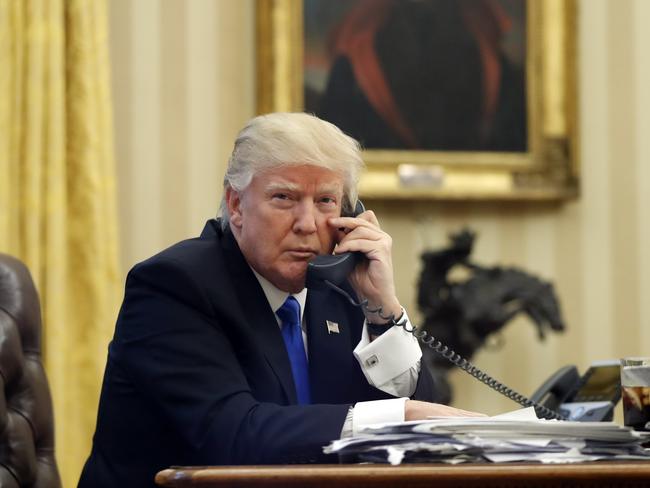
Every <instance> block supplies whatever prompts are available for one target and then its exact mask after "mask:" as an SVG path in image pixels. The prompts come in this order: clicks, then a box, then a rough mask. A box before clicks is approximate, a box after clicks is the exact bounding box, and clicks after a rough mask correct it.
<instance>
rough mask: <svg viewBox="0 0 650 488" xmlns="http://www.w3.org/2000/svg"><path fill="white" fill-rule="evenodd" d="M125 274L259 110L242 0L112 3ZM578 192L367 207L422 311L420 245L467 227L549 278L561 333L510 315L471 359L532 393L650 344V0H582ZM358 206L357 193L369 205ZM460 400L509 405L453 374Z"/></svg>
mask: <svg viewBox="0 0 650 488" xmlns="http://www.w3.org/2000/svg"><path fill="white" fill-rule="evenodd" d="M110 5H111V10H112V12H111V13H112V18H111V24H112V25H111V34H112V58H113V76H114V96H115V127H116V139H117V142H116V145H117V150H116V154H117V158H118V167H119V181H120V217H121V224H122V228H121V230H122V263H123V267H124V272H126V271H127V270H128V268H129V267H130V266H131V265H132V264H133V263H135V262H136V261H138V260H141V259H143V258H145V257H147V256H149V255H150V254H152V253H154V252H156V251H157V250H159V249H162V248H163V247H165V246H167V245H169V244H172V243H173V242H176V241H177V240H180V239H182V238H185V237H188V236H194V235H196V234H198V233H199V232H200V230H201V228H202V224H203V222H204V221H205V220H206V219H208V218H210V217H211V216H213V215H214V213H215V212H216V209H217V206H218V200H219V198H220V187H221V176H222V173H223V169H224V164H225V161H226V158H227V155H228V153H229V151H230V148H231V144H232V141H233V138H234V135H235V133H236V131H237V129H238V128H239V127H240V126H241V125H242V123H243V122H244V121H245V120H246V119H247V118H249V117H250V116H252V115H254V109H255V108H254V84H255V79H254V76H255V72H254V39H253V36H254V28H253V16H254V4H253V2H252V0H246V1H240V0H220V1H211V0H192V1H191V2H190V1H183V0H166V1H160V0H138V1H136V2H133V1H131V0H111V2H110ZM580 7H581V9H580V11H581V12H580V34H579V52H580V55H579V77H580V94H581V97H580V102H581V112H580V128H581V131H580V136H581V146H582V168H583V178H582V195H581V197H580V199H578V200H576V201H574V202H571V203H568V204H564V205H558V206H548V205H539V204H517V205H507V204H492V203H488V204H479V203H467V204H443V203H409V202H406V203H401V204H393V203H388V202H384V203H382V202H371V205H372V206H373V208H374V209H375V210H376V211H377V213H378V214H379V216H380V219H381V221H382V223H383V225H384V226H385V228H386V229H387V230H388V231H389V232H390V233H391V234H392V235H393V237H394V242H395V266H396V278H397V282H398V287H399V290H400V294H401V299H402V300H403V302H404V304H405V305H406V306H407V307H408V308H409V310H410V311H411V314H412V315H414V316H416V317H417V313H416V307H415V287H416V283H417V276H418V273H419V267H420V262H419V255H420V253H421V252H422V251H423V250H425V249H430V248H436V247H440V246H442V245H444V243H445V240H446V235H447V234H448V233H449V232H451V231H455V230H457V229H459V228H460V227H462V226H469V227H471V228H473V229H475V230H477V231H478V235H479V238H478V242H477V244H476V248H475V252H474V259H475V261H477V262H479V263H483V264H497V263H500V264H509V265H515V266H520V267H523V268H524V269H526V270H529V271H531V272H534V273H537V274H539V275H541V276H543V277H545V278H547V279H551V280H553V281H554V282H555V284H556V287H557V291H558V293H559V296H560V298H561V300H562V304H563V307H564V313H565V317H566V320H567V323H568V331H567V332H566V333H565V334H563V335H561V336H555V337H551V338H550V339H549V340H547V341H546V342H545V343H539V342H538V341H537V339H536V334H535V331H534V328H533V327H532V325H531V324H530V323H529V322H528V321H527V320H525V319H517V320H516V321H514V322H513V323H511V324H510V325H509V326H508V328H507V329H506V330H505V333H504V337H505V341H506V343H505V346H504V347H503V348H502V349H501V350H499V351H488V350H485V351H483V352H481V353H480V354H478V355H477V356H476V357H475V363H477V364H478V365H479V366H481V367H483V368H484V369H486V370H487V371H489V372H490V373H492V374H493V375H494V376H496V377H498V378H499V379H501V380H502V381H504V382H506V383H508V384H509V385H511V386H512V387H514V388H516V389H519V390H520V391H521V392H522V393H530V392H531V391H532V390H533V389H534V388H535V386H536V385H537V384H539V383H540V382H541V381H542V380H543V379H544V378H545V377H546V376H547V375H548V374H549V373H550V372H551V371H553V370H554V369H556V368H557V367H559V366H561V365H564V364H567V363H576V364H578V365H579V366H580V367H581V368H584V367H586V365H588V363H589V362H591V361H594V360H597V359H603V358H615V357H619V356H621V355H624V354H639V353H646V354H648V353H650V254H648V252H647V251H648V249H650V111H649V110H648V108H649V107H650V95H649V92H648V90H647V88H646V89H645V90H643V89H642V87H643V86H646V87H648V86H650V55H649V54H648V52H647V49H646V46H648V45H650V32H649V31H648V30H647V29H645V26H646V25H647V24H648V22H649V21H650V2H648V1H646V0H619V1H611V0H610V1H607V0H582V1H581V2H580ZM367 203H368V202H367ZM453 377H454V382H455V385H456V386H457V397H456V404H457V405H459V406H462V407H465V408H472V409H477V410H484V411H487V412H497V411H503V410H508V409H512V408H514V407H515V405H514V404H513V403H512V402H510V401H509V400H507V399H502V398H501V397H500V396H498V395H497V394H495V393H491V392H490V390H488V389H487V388H486V387H484V386H482V385H479V384H477V383H476V381H474V380H472V379H471V378H469V377H467V376H466V375H464V374H463V373H461V372H458V373H457V374H454V375H453Z"/></svg>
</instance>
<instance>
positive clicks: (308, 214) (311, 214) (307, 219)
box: [293, 201, 316, 234]
mask: <svg viewBox="0 0 650 488" xmlns="http://www.w3.org/2000/svg"><path fill="white" fill-rule="evenodd" d="M295 210H296V211H295V219H294V223H293V230H294V232H297V233H300V234H312V233H314V232H316V207H315V206H314V202H312V201H309V202H307V201H302V202H300V203H299V204H298V205H297V206H296V209H295Z"/></svg>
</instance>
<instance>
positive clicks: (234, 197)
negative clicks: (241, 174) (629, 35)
mask: <svg viewBox="0 0 650 488" xmlns="http://www.w3.org/2000/svg"><path fill="white" fill-rule="evenodd" d="M226 204H227V205H228V215H229V216H230V223H231V224H232V225H234V226H235V227H237V228H240V227H241V223H242V216H241V194H240V193H239V192H238V191H237V190H233V189H232V188H230V187H229V188H227V189H226Z"/></svg>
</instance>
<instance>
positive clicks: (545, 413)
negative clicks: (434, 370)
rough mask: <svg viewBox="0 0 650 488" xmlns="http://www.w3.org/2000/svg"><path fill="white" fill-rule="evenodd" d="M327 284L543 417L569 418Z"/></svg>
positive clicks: (441, 344)
mask: <svg viewBox="0 0 650 488" xmlns="http://www.w3.org/2000/svg"><path fill="white" fill-rule="evenodd" d="M324 282H325V284H326V285H327V286H329V287H330V288H331V289H333V290H334V291H336V292H337V293H339V294H341V295H343V297H345V298H346V299H347V300H348V301H349V302H350V303H351V304H352V305H354V306H355V307H360V308H362V309H364V310H365V311H366V312H367V313H376V314H378V315H379V316H380V317H381V318H382V319H384V320H387V321H389V322H392V323H393V325H399V326H400V327H402V328H403V329H404V330H405V331H406V332H408V333H410V334H412V335H413V336H415V338H416V339H417V340H419V341H420V342H421V343H422V344H424V345H426V346H427V347H429V348H430V349H432V350H433V351H435V352H436V353H438V354H440V355H441V356H442V357H444V358H445V359H446V360H448V361H449V362H450V363H452V364H454V365H455V366H457V367H459V368H460V369H462V370H463V371H465V372H466V373H468V374H470V375H471V376H473V377H474V378H476V379H477V380H479V381H481V382H482V383H484V384H486V385H487V386H489V387H490V388H492V389H493V390H494V391H497V392H498V393H501V394H502V395H504V396H505V397H507V398H509V399H510V400H513V401H514V402H516V403H518V404H520V405H522V406H524V407H535V411H536V412H537V414H538V415H539V416H541V417H543V418H546V419H555V420H568V419H567V418H566V417H565V416H564V415H561V414H560V413H558V412H556V411H554V410H551V409H550V408H547V407H545V406H544V405H542V404H540V403H537V402H534V401H533V400H531V399H530V398H528V397H526V396H524V395H522V394H521V393H518V392H517V391H516V390H513V389H512V388H510V387H508V386H506V385H504V384H503V383H501V382H500V381H498V380H496V379H495V378H493V377H492V376H490V375H489V374H487V373H485V372H483V371H481V370H480V369H479V368H477V367H476V366H474V365H473V364H472V363H471V362H470V361H468V360H467V359H465V358H463V357H462V356H461V355H460V354H458V353H456V352H455V351H454V350H453V349H451V348H449V347H448V346H446V345H445V344H443V343H442V342H441V341H440V340H438V339H436V338H435V337H433V336H432V335H430V334H428V333H427V332H426V331H425V330H418V329H417V328H416V327H413V326H412V327H411V328H410V329H409V327H408V325H407V322H406V319H403V320H401V321H399V322H398V321H396V320H395V316H394V315H392V314H391V315H389V316H384V315H382V313H381V312H382V308H381V306H380V307H379V308H376V309H370V308H369V307H368V300H367V299H364V300H362V301H361V302H360V303H357V302H356V301H355V300H354V299H353V298H352V297H351V296H350V295H349V294H348V293H347V292H346V291H345V290H343V289H341V288H339V287H338V286H336V285H335V284H334V283H332V282H330V281H328V280H325V281H324Z"/></svg>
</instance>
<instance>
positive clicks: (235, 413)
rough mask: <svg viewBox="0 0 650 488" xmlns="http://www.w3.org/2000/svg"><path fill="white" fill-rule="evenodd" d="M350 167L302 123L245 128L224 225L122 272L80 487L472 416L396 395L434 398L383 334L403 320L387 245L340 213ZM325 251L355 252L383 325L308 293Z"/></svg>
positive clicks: (327, 136)
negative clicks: (382, 427)
mask: <svg viewBox="0 0 650 488" xmlns="http://www.w3.org/2000/svg"><path fill="white" fill-rule="evenodd" d="M361 167H362V161H361V156H360V151H359V147H358V144H357V143H356V141H354V140H353V139H351V138H349V137H348V136H346V135H344V134H343V133H342V132H341V131H340V130H339V129H337V128H336V127H335V126H333V125H332V124H330V123H328V122H324V121H322V120H320V119H317V118H316V117H313V116H310V115H306V114H270V115H265V116H260V117H256V118H254V119H253V120H251V121H250V122H249V124H248V125H247V126H246V127H245V128H244V129H243V130H242V131H241V133H240V134H239V137H238V138H237V141H236V142H235V147H234V150H233V153H232V156H231V158H230V161H229V165H228V169H227V172H226V175H225V178H224V199H223V202H222V207H221V211H220V213H221V218H220V219H219V220H211V221H209V222H208V223H207V225H206V227H205V229H204V230H203V233H202V234H201V236H200V237H199V238H196V239H191V240H188V241H184V242H181V243H179V244H176V245H175V246H172V247H171V248H169V249H167V250H165V251H163V252H162V253H160V254H158V255H156V256H154V257H152V258H150V259H148V260H146V261H144V262H143V263H140V264H138V265H136V266H135V267H134V268H133V269H132V270H131V272H130V273H129V276H128V278H127V283H126V293H125V297H124V303H123V305H122V309H121V311H120V315H119V318H118V321H117V325H116V330H115V336H114V338H113V341H112V342H111V345H110V347H109V354H108V362H107V365H106V373H105V377H104V384H103V388H102V394H101V399H100V406H99V414H98V420H97V430H96V432H95V436H94V441H93V449H92V452H91V455H90V458H89V460H88V461H87V463H86V466H85V468H84V471H83V473H82V476H81V481H80V485H79V486H81V487H84V488H86V487H93V488H98V487H116V486H119V487H131V486H132V487H136V486H137V487H142V486H153V478H154V475H155V473H156V472H157V471H159V470H160V469H163V468H165V467H167V466H170V465H197V464H268V463H301V462H323V461H326V460H328V458H327V457H326V456H325V455H324V454H323V453H322V447H323V446H324V445H326V444H327V443H329V441H331V440H333V439H336V438H339V437H340V436H341V435H349V434H350V433H351V432H354V431H357V430H359V428H360V427H362V426H363V425H364V424H367V423H370V422H373V421H382V420H403V419H405V418H406V419H417V418H424V417H426V416H427V415H450V414H453V415H463V414H467V415H469V413H466V412H463V411H460V410H456V409H452V408H450V407H446V406H444V405H436V404H430V403H425V402H422V401H416V400H407V399H406V398H405V397H411V398H413V399H419V400H428V399H431V398H433V395H434V389H433V385H432V382H431V378H430V376H429V375H428V374H427V372H426V371H424V370H422V371H421V370H420V363H419V358H420V351H419V348H418V346H417V342H416V341H415V339H414V338H413V336H411V335H410V334H408V333H407V332H405V331H404V330H403V329H402V328H401V327H397V326H392V324H393V321H391V320H388V323H386V322H387V318H399V317H402V315H403V314H405V312H404V311H403V309H402V307H401V305H400V303H399V301H398V299H397V297H396V293H395V287H394V284H393V269H392V263H391V240H390V237H389V236H388V235H387V234H386V233H384V232H383V231H382V230H381V228H380V227H379V224H378V222H377V219H376V217H375V215H374V214H373V213H372V211H367V212H364V213H362V214H361V215H359V216H357V217H341V216H340V215H341V212H342V210H349V209H350V208H351V207H352V205H353V203H355V202H356V185H357V181H358V175H359V171H360V169H361ZM334 250H335V251H336V252H337V253H342V252H349V251H358V252H362V253H363V254H364V255H365V256H366V259H365V260H364V261H363V262H362V263H361V264H360V265H358V266H357V269H355V270H354V272H353V273H352V274H351V276H350V278H349V282H350V285H351V288H350V287H347V291H348V292H349V293H352V294H356V296H357V298H359V299H367V300H368V304H369V308H370V309H371V311H372V310H376V309H378V308H379V307H381V309H382V312H381V314H378V313H371V312H366V313H367V316H366V317H365V318H364V315H363V312H362V311H361V310H360V309H359V308H356V307H354V306H352V305H351V304H350V303H349V301H348V300H346V299H345V298H344V297H342V296H341V295H339V294H338V293H336V292H334V291H323V290H306V289H305V274H306V269H307V262H308V261H309V260H310V259H312V258H313V257H314V256H317V255H320V254H329V253H332V251H334ZM292 325H293V328H292ZM292 331H293V332H292ZM369 331H370V332H369ZM384 332H385V333H384ZM355 356H356V359H355ZM400 397H401V398H400ZM376 400H379V401H378V402H377V401H376Z"/></svg>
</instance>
